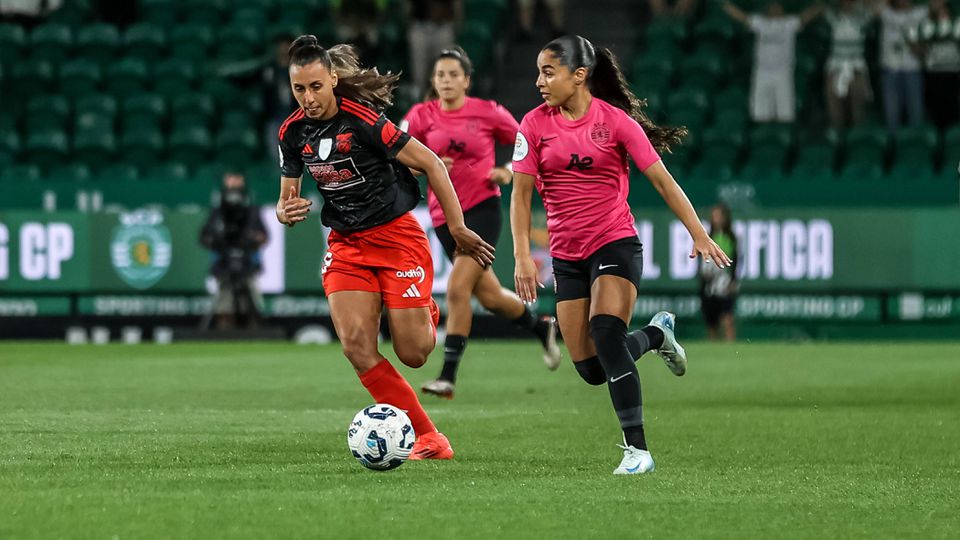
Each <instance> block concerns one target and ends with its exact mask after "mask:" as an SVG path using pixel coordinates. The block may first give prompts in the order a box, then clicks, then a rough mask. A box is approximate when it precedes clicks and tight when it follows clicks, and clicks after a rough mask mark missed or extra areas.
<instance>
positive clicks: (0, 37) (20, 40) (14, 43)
mask: <svg viewBox="0 0 960 540" xmlns="http://www.w3.org/2000/svg"><path fill="white" fill-rule="evenodd" d="M26 43H27V33H26V31H24V29H23V27H22V26H19V25H16V24H0V62H3V63H5V64H12V63H13V62H15V61H16V60H18V59H20V58H21V57H22V56H25V55H24V54H23V48H24V46H25V45H26Z"/></svg>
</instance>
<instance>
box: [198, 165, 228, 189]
mask: <svg viewBox="0 0 960 540" xmlns="http://www.w3.org/2000/svg"><path fill="white" fill-rule="evenodd" d="M228 168H229V167H228V165H227V164H226V163H224V162H221V161H212V162H208V163H204V164H202V165H200V166H199V167H196V168H194V170H193V178H192V180H193V181H194V182H197V183H201V184H216V185H219V184H220V183H221V182H222V181H223V174H224V173H225V172H226V171H227V169H228Z"/></svg>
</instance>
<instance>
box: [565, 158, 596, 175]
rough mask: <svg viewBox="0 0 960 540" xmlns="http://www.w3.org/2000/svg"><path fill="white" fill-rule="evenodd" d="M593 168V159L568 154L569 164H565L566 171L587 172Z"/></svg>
mask: <svg viewBox="0 0 960 540" xmlns="http://www.w3.org/2000/svg"><path fill="white" fill-rule="evenodd" d="M592 168H593V158H592V157H590V156H583V157H580V154H570V163H568V164H567V170H568V171H571V170H573V169H578V170H581V171H588V170H590V169H592Z"/></svg>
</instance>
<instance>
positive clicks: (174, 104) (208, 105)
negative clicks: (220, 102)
mask: <svg viewBox="0 0 960 540" xmlns="http://www.w3.org/2000/svg"><path fill="white" fill-rule="evenodd" d="M170 111H171V112H172V113H173V114H174V116H181V115H182V116H190V115H194V116H201V117H203V118H205V119H207V118H210V117H212V116H213V115H214V114H215V113H216V112H217V105H216V103H215V102H214V100H213V97H211V96H210V95H209V94H205V93H199V94H190V95H180V96H177V97H175V98H173V99H172V100H171V101H170Z"/></svg>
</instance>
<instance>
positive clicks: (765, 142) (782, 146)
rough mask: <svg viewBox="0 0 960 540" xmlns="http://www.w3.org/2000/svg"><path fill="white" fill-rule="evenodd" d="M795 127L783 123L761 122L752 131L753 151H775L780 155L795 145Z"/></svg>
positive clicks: (750, 140)
mask: <svg viewBox="0 0 960 540" xmlns="http://www.w3.org/2000/svg"><path fill="white" fill-rule="evenodd" d="M793 139H794V137H793V127H792V126H788V125H781V124H761V125H758V126H756V127H755V128H753V130H752V131H751V132H750V139H749V145H750V151H751V153H763V152H767V153H774V154H779V155H780V156H786V154H787V153H788V152H789V151H790V149H791V148H792V147H793Z"/></svg>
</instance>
